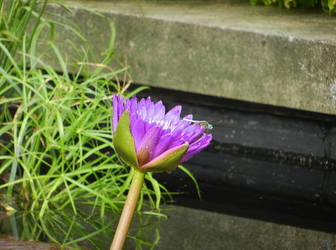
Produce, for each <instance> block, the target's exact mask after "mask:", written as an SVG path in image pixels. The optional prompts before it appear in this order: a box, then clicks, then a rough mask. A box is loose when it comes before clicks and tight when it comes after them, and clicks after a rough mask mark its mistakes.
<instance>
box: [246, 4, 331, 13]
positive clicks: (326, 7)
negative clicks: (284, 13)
mask: <svg viewBox="0 0 336 250" xmlns="http://www.w3.org/2000/svg"><path fill="white" fill-rule="evenodd" d="M250 3H251V4H253V5H254V4H265V5H277V6H279V7H284V8H288V9H290V8H315V7H322V9H323V11H325V12H327V13H329V14H330V15H332V14H335V13H336V0H250Z"/></svg>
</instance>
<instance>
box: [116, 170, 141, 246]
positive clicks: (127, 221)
mask: <svg viewBox="0 0 336 250" xmlns="http://www.w3.org/2000/svg"><path fill="white" fill-rule="evenodd" d="M144 178H145V173H143V172H140V171H139V170H137V169H135V171H134V176H133V180H132V184H131V187H130V190H129V191H128V195H127V199H126V202H125V205H124V208H123V211H122V213H121V216H120V219H119V223H118V227H117V230H116V232H115V234H114V238H113V241H112V245H111V248H110V250H121V249H122V248H123V245H124V243H125V239H126V236H127V233H128V229H129V227H130V225H131V222H132V218H133V214H134V211H135V207H136V203H137V201H138V198H139V194H140V191H141V187H142V183H143V180H144Z"/></svg>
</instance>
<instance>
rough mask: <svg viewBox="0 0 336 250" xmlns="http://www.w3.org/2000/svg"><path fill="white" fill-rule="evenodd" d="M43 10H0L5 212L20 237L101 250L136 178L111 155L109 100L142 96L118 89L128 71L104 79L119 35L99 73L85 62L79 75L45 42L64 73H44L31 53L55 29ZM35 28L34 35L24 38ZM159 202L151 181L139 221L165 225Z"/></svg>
mask: <svg viewBox="0 0 336 250" xmlns="http://www.w3.org/2000/svg"><path fill="white" fill-rule="evenodd" d="M38 4H39V11H37V12H36V11H35V7H36V6H37V5H38ZM46 4H47V1H41V2H40V1H37V0H35V1H34V0H31V1H29V0H28V1H25V2H23V1H21V0H13V1H9V8H7V10H6V11H4V10H5V8H4V6H5V2H4V1H0V8H1V16H0V18H1V19H0V27H1V34H0V74H1V77H0V166H1V167H0V193H1V202H0V206H1V207H2V209H3V210H5V211H6V212H8V213H10V214H12V215H14V217H15V218H16V220H11V228H12V232H13V233H14V234H15V235H16V236H18V237H23V238H29V239H35V240H38V239H46V240H49V241H53V242H58V243H62V244H65V245H66V244H77V243H78V242H80V241H83V240H87V241H89V242H91V243H92V244H93V245H94V246H96V247H98V246H97V245H96V243H95V242H94V240H93V238H95V237H96V235H97V234H98V233H101V232H103V231H105V230H106V229H108V228H110V229H112V230H113V227H112V225H114V224H113V223H114V222H115V221H114V219H109V220H108V221H107V220H106V217H107V215H108V214H109V215H110V216H111V215H116V216H112V217H113V218H114V217H115V218H116V219H117V218H118V215H119V213H120V211H121V208H122V206H123V203H124V200H125V198H126V197H125V195H126V193H127V190H128V188H129V186H130V181H131V179H132V169H129V168H127V167H125V166H124V165H123V164H122V163H121V162H120V161H119V159H118V157H117V155H116V154H115V153H114V150H113V144H112V137H111V117H112V105H111V95H112V94H113V93H115V92H119V93H120V92H122V94H124V95H125V96H126V97H130V96H132V95H134V94H136V93H137V92H138V91H141V90H142V89H143V88H139V89H136V90H135V91H133V92H130V93H128V92H126V91H127V86H128V84H126V85H123V86H122V85H121V84H120V82H119V75H120V74H124V73H125V69H120V70H116V71H112V70H106V69H109V68H108V67H107V66H106V64H108V62H109V61H110V60H111V59H112V55H113V49H114V48H113V45H114V29H113V25H111V42H110V46H109V48H108V49H107V50H106V51H105V52H104V54H105V55H106V57H105V59H103V61H102V63H92V62H88V61H87V59H85V58H87V56H86V54H85V53H84V55H83V60H81V61H79V62H74V63H73V64H72V66H73V65H77V71H76V72H75V73H73V74H69V72H68V71H67V68H68V64H67V63H66V62H65V61H64V60H63V57H62V53H61V52H60V51H59V50H58V49H57V47H56V46H55V44H53V43H52V41H48V44H49V48H50V50H49V51H50V53H52V54H53V55H54V57H55V58H57V59H58V63H59V64H60V68H61V69H62V72H55V70H54V69H53V68H52V67H51V66H49V65H47V64H45V63H44V62H43V61H42V60H41V59H40V58H39V57H38V55H36V53H35V52H36V47H37V43H38V40H39V34H40V33H41V30H42V29H43V27H44V26H45V25H46V22H47V24H48V25H49V26H50V27H52V25H53V24H52V23H50V22H51V21H50V20H48V21H46V20H44V19H43V12H44V9H45V6H46ZM33 16H34V19H32V17H33ZM21 22H23V23H21ZM29 22H30V23H31V24H32V26H31V27H33V28H32V32H27V30H26V27H27V26H28V23H29ZM31 24H30V25H31ZM84 51H85V50H84ZM92 66H93V67H95V70H93V72H92ZM88 67H90V70H91V71H89V70H88ZM103 68H105V71H103V70H102V69H103ZM88 72H91V73H88ZM113 80H114V81H113ZM162 192H166V190H165V188H164V187H163V186H162V185H161V184H160V183H158V182H157V181H156V180H155V179H154V178H153V177H152V175H150V174H149V175H148V176H147V182H146V183H145V187H144V188H143V191H142V193H141V198H140V204H139V211H140V210H141V209H142V208H143V207H144V206H146V204H149V207H147V210H148V214H150V215H157V216H159V217H160V216H162V215H161V214H160V213H159V212H157V211H156V212H155V211H154V210H155V208H156V209H158V208H159V205H160V201H161V200H162V195H163V194H162ZM145 196H146V197H148V201H149V202H146V203H145V202H144V197H145ZM16 212H20V213H16ZM14 217H12V218H14ZM83 218H85V220H83ZM89 221H91V222H93V223H89ZM85 224H86V225H85ZM18 225H21V228H22V230H21V231H20V232H19V230H18ZM88 230H89V231H90V232H91V233H88ZM136 235H137V233H136ZM109 236H110V237H111V236H112V234H109ZM135 239H136V240H137V241H138V242H137V244H138V245H142V244H145V245H150V243H149V242H147V241H144V240H140V241H139V239H140V238H139V237H135ZM100 241H101V240H100Z"/></svg>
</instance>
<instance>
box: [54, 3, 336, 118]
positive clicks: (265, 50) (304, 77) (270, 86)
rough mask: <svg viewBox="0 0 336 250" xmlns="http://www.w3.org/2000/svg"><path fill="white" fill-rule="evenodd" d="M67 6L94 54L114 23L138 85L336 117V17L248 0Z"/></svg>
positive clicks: (62, 36) (123, 60) (121, 53)
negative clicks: (259, 4)
mask: <svg viewBox="0 0 336 250" xmlns="http://www.w3.org/2000/svg"><path fill="white" fill-rule="evenodd" d="M67 2H68V3H69V5H70V6H72V7H71V8H72V10H73V12H72V14H69V13H65V12H64V11H61V10H59V9H58V10H54V13H55V14H56V17H57V16H59V17H64V16H66V18H68V19H70V20H72V21H73V22H74V23H77V24H78V25H79V26H80V28H82V30H83V31H84V33H85V34H86V36H87V37H88V39H89V42H90V44H91V46H92V48H93V51H94V53H93V54H96V55H97V54H98V51H99V52H100V51H102V50H104V48H106V47H107V44H108V41H109V22H111V21H113V22H114V23H115V26H116V31H117V33H116V50H115V52H116V58H117V59H118V62H119V63H118V64H117V63H116V64H114V67H119V65H120V64H127V66H128V67H129V72H130V73H131V75H132V78H133V80H134V82H137V83H142V84H148V85H152V86H158V87H163V88H171V89H176V90H182V91H190V92H194V93H202V94H207V95H213V96H220V97H227V98H233V99H238V100H245V101H252V102H257V103H264V104H271V105H277V106H284V107H289V108H296V109H302V110H310V111H316V112H322V113H331V114H335V113H336V107H335V105H336V104H335V103H336V102H335V100H336V87H334V88H333V87H332V86H334V85H336V84H334V81H335V79H336V69H335V58H336V32H335V27H336V19H335V18H334V17H329V16H328V15H325V14H323V13H317V12H312V11H310V12H309V11H308V12H303V11H288V10H281V9H277V8H265V7H263V6H249V4H248V3H243V2H242V1H238V2H237V3H235V4H234V3H233V2H232V1H221V2H216V1H215V2H211V1H205V2H193V1H185V2H179V3H177V2H172V1H166V2H162V1H149V2H141V4H140V3H139V2H137V1H120V2H118V1H67ZM86 8H88V9H90V10H95V11H97V12H98V13H99V14H103V15H104V16H105V17H100V16H97V15H95V14H94V13H92V12H90V11H87V10H86ZM56 34H57V35H58V37H56V39H57V40H59V41H60V43H64V41H66V40H67V39H69V37H68V36H69V33H67V32H64V31H63V32H56ZM80 43H81V42H78V45H80ZM68 47H69V46H65V48H64V49H63V51H65V50H66V49H67V48H68ZM116 65H117V66H116Z"/></svg>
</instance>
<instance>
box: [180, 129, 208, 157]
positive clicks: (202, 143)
mask: <svg viewBox="0 0 336 250" xmlns="http://www.w3.org/2000/svg"><path fill="white" fill-rule="evenodd" d="M211 139H212V135H211V134H204V135H203V136H202V137H201V138H200V139H198V140H197V141H196V142H194V143H192V144H190V146H189V149H188V151H187V153H186V154H185V155H184V156H183V158H182V162H184V161H187V160H189V159H190V158H191V157H192V156H194V155H196V154H197V153H199V152H201V151H202V150H203V149H204V148H206V147H207V146H208V145H209V144H210V141H211Z"/></svg>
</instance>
